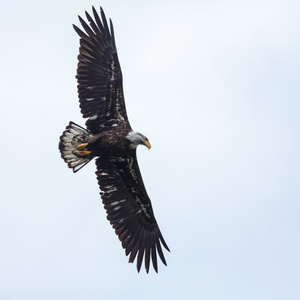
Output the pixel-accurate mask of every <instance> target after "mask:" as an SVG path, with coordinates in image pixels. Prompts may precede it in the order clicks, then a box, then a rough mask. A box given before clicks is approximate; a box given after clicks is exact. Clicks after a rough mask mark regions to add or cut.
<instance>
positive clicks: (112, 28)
mask: <svg viewBox="0 0 300 300" xmlns="http://www.w3.org/2000/svg"><path fill="white" fill-rule="evenodd" d="M109 25H110V34H111V39H112V45H113V48H114V50H117V47H116V41H115V33H114V25H113V22H112V20H111V19H109Z"/></svg>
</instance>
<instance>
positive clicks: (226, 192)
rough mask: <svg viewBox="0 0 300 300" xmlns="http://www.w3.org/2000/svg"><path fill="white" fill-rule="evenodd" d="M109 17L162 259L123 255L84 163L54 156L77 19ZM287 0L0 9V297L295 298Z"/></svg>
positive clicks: (298, 273) (74, 103) (297, 26)
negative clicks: (145, 142)
mask: <svg viewBox="0 0 300 300" xmlns="http://www.w3.org/2000/svg"><path fill="white" fill-rule="evenodd" d="M4 2H6V3H4ZM92 5H95V6H96V7H98V6H100V5H102V6H103V8H104V10H105V13H106V16H107V17H111V18H112V19H113V22H114V27H115V34H116V39H117V47H118V52H119V59H120V62H121V66H122V70H123V77H124V89H125V97H126V104H127V111H128V114H129V118H130V121H131V125H132V126H133V127H134V129H135V130H138V131H140V132H142V133H144V134H146V135H147V137H148V138H149V139H150V141H151V144H152V149H151V151H147V149H146V148H142V147H141V148H140V149H139V150H138V157H139V163H140V167H141V170H142V174H143V177H144V181H145V185H146V187H147V190H148V193H149V195H150V198H151V199H152V204H153V207H154V212H155V215H156V218H157V220H158V223H159V225H160V228H161V231H162V233H163V235H164V237H165V239H166V241H167V243H168V245H169V247H170V249H171V251H172V252H171V253H166V259H167V262H168V267H165V266H163V265H162V264H160V265H159V274H156V273H155V272H154V271H153V269H151V271H150V274H148V275H147V274H146V273H145V271H144V269H142V270H141V272H140V274H138V273H137V272H136V266H135V264H134V265H131V264H128V263H127V260H128V258H127V257H125V254H124V250H123V249H122V247H121V244H120V242H119V240H118V238H117V236H116V235H115V234H114V231H113V229H112V228H111V226H110V224H109V222H108V221H107V220H106V213H105V211H104V208H103V205H102V203H101V200H100V196H99V194H98V193H99V190H98V185H97V181H96V178H95V174H94V172H95V166H94V163H90V164H89V165H88V166H86V167H85V168H84V169H82V170H81V171H80V172H79V173H77V174H73V173H72V171H71V170H69V169H68V168H67V166H66V165H65V164H64V163H63V161H62V159H61V158H60V155H59V152H58V140H59V136H60V135H61V133H62V131H63V130H64V128H65V126H66V125H67V124H68V122H69V121H70V120H73V121H75V122H76V123H79V124H81V125H83V124H84V120H83V119H82V117H81V115H80V112H79V108H78V100H77V91H76V80H75V77H74V76H75V72H76V64H77V54H78V47H79V42H78V37H77V35H76V33H75V32H74V30H73V29H72V26H71V25H72V23H75V24H77V25H79V21H78V20H77V15H78V14H80V15H81V16H84V11H85V10H88V11H89V12H91V6H92ZM299 13H300V4H299V1H287V0H282V1H265V0H263V1H234V0H233V1H227V0H225V1H133V0H132V1H106V0H102V1H101V3H100V2H99V3H96V2H90V1H57V0H54V1H47V2H46V1H45V2H41V1H13V2H11V3H7V1H2V2H1V4H0V14H1V17H0V23H1V26H0V30H1V35H0V36H1V47H0V51H1V58H2V59H1V68H0V79H1V89H0V99H1V101H0V109H1V130H2V131H1V140H2V143H1V166H2V168H1V185H2V186H1V190H0V199H1V200H0V235H1V236H0V244H1V246H0V249H1V250H0V252H1V255H0V298H1V299H3V300H4V299H5V300H8V299H13V300H16V299H22V300H23V299H29V300H35V299H38V300H39V299H45V300H48V299H51V300H52V299H55V300H60V299H63V300H65V299H72V300H81V299H91V300H94V299H140V298H143V299H145V300H148V299H149V300H150V299H204V300H214V299H216V300H223V299H224V300H225V299H226V300H227V299H228V300H240V299H243V300H248V299H249V300H250V299H251V300H252V299H264V300H265V299H272V300H277V299H284V300H286V299H289V300H294V299H299V293H300V285H299V280H300V256H299V252H300V237H299V236H300V230H299V227H300V204H299V198H300V189H299V179H300V176H299V175H300V174H299V173H300V172H299V170H300V160H299V153H300V142H299V128H300V121H299V120H300V97H299V96H300V89H299V82H300V71H299V63H300V21H299V20H300V19H299Z"/></svg>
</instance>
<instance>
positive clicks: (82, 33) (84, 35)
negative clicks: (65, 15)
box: [73, 24, 90, 42]
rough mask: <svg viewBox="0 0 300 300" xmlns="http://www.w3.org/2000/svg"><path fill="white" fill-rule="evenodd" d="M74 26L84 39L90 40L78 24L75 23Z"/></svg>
mask: <svg viewBox="0 0 300 300" xmlns="http://www.w3.org/2000/svg"><path fill="white" fill-rule="evenodd" d="M73 28H74V30H75V31H76V32H77V34H78V35H79V36H80V37H81V38H82V39H84V40H85V41H87V42H89V41H90V39H89V37H88V36H87V35H86V34H85V33H84V32H83V31H82V30H81V29H79V28H78V27H77V26H76V25H74V24H73Z"/></svg>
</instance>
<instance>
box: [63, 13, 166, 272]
mask: <svg viewBox="0 0 300 300" xmlns="http://www.w3.org/2000/svg"><path fill="white" fill-rule="evenodd" d="M100 14H101V19H100V17H99V15H98V14H97V12H96V10H95V8H94V7H93V16H94V18H92V17H91V16H90V15H89V14H88V13H87V12H86V17H87V20H88V22H89V25H88V24H87V23H86V22H85V21H84V20H83V19H82V18H81V17H79V20H80V23H81V25H82V27H83V29H84V31H85V32H84V31H82V30H81V29H79V28H78V27H77V26H75V25H73V26H74V29H75V31H76V32H77V33H78V35H79V36H80V48H79V55H78V66H77V75H76V78H77V80H78V95H79V102H80V109H81V113H82V115H83V117H84V118H88V120H87V121H86V127H87V129H85V128H83V127H81V126H79V125H77V124H75V123H74V122H70V123H69V125H68V126H67V128H66V130H65V131H64V132H63V134H62V136H61V137H60V143H59V149H60V152H61V156H62V158H63V159H64V161H65V162H66V163H67V164H68V166H69V167H70V168H72V169H73V171H74V172H77V171H78V170H80V169H81V168H82V167H83V166H85V165H86V164H87V163H88V162H89V161H91V160H92V159H93V158H97V159H96V166H97V172H96V175H97V179H98V184H99V186H100V189H101V193H100V194H101V198H102V201H103V204H104V208H105V209H106V212H107V219H108V220H109V221H110V223H111V225H112V227H113V228H114V229H115V232H116V234H117V235H118V237H119V239H120V241H121V243H122V246H123V248H124V249H125V253H126V255H129V262H133V261H134V260H135V258H136V257H137V269H138V271H140V268H141V265H142V262H143V261H144V263H145V269H146V271H147V273H148V271H149V268H150V262H151V261H152V265H153V268H154V269H155V271H156V272H157V271H158V266H157V253H158V256H159V257H160V259H161V261H162V262H163V263H164V264H165V265H166V260H165V257H164V254H163V251H162V247H161V244H162V245H163V246H164V247H165V248H166V249H167V250H168V251H170V250H169V248H168V246H167V244H166V242H165V241H164V238H163V236H162V234H161V232H160V230H159V227H158V225H157V222H156V220H155V217H154V214H153V210H152V205H151V202H150V199H149V197H148V194H147V192H146V189H145V186H144V183H143V180H142V176H141V173H140V170H139V166H138V163H137V158H136V148H137V146H138V145H145V146H147V147H148V148H150V147H151V145H150V143H149V141H148V139H147V138H146V137H145V136H144V135H142V134H141V133H138V132H135V131H133V130H132V129H131V126H130V124H129V121H128V117H127V113H126V108H125V102H124V95H123V83H122V73H121V68H120V64H119V60H118V55H117V49H116V44H115V37H114V31H113V25H112V22H111V20H110V26H108V23H107V21H106V17H105V14H104V12H103V10H102V8H101V9H100Z"/></svg>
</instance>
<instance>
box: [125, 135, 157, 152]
mask: <svg viewBox="0 0 300 300" xmlns="http://www.w3.org/2000/svg"><path fill="white" fill-rule="evenodd" d="M126 139H128V140H129V142H130V144H129V148H130V149H136V147H137V146H138V145H144V146H146V147H147V148H148V149H150V148H151V144H150V143H149V140H148V139H147V138H146V137H145V136H144V135H143V134H141V133H139V132H136V131H130V132H129V133H128V134H127V136H126Z"/></svg>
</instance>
